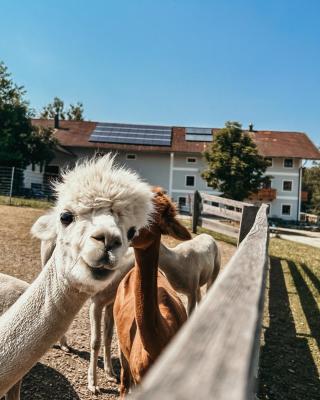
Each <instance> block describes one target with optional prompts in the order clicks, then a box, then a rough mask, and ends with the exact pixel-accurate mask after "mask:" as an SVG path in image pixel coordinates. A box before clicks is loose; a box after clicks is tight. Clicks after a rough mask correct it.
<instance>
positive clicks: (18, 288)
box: [0, 273, 29, 400]
mask: <svg viewBox="0 0 320 400" xmlns="http://www.w3.org/2000/svg"><path fill="white" fill-rule="evenodd" d="M28 286H29V284H28V283H27V282H24V281H22V280H20V279H17V278H14V277H13V276H9V275H5V274H2V273H0V315H2V314H3V313H4V312H5V311H7V309H8V308H9V307H11V306H12V304H14V303H15V302H16V301H17V299H18V298H19V297H20V296H21V295H22V293H23V292H24V291H25V290H26V289H27V288H28ZM20 386H21V381H18V382H17V383H16V384H15V385H14V386H13V387H12V388H11V389H9V391H8V393H7V394H6V400H19V399H20Z"/></svg>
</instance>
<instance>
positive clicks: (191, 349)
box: [132, 205, 268, 400]
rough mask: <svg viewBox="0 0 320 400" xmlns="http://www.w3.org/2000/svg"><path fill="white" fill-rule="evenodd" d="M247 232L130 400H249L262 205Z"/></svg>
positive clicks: (257, 320)
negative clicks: (194, 310) (198, 304)
mask: <svg viewBox="0 0 320 400" xmlns="http://www.w3.org/2000/svg"><path fill="white" fill-rule="evenodd" d="M243 219H244V218H243V216H242V220H243ZM250 228H251V229H250V231H249V233H248V234H247V235H246V237H245V238H244V240H243V241H242V243H241V244H240V246H239V247H238V249H237V251H236V253H235V254H234V256H233V257H232V258H231V260H230V261H229V263H228V264H227V266H226V267H225V268H224V270H223V271H222V273H221V274H220V275H219V276H218V279H217V281H216V282H215V284H214V285H213V286H212V287H211V289H210V290H209V292H208V294H207V295H206V297H205V298H204V300H203V301H202V302H201V304H200V306H199V307H198V308H197V310H196V312H194V313H193V314H192V316H191V318H190V319H189V320H188V321H187V322H186V324H185V325H184V327H183V328H182V329H181V331H180V332H179V333H178V334H177V336H176V337H175V338H174V339H173V341H172V342H171V344H170V345H169V346H168V347H167V349H166V350H165V351H164V353H163V354H162V355H161V357H160V358H159V360H158V361H157V362H156V363H155V365H154V366H153V368H152V369H151V370H150V371H149V373H148V374H147V376H146V377H145V379H144V381H143V382H142V385H141V386H140V388H139V389H138V391H135V392H134V393H133V395H132V398H133V399H135V400H150V399H152V400H163V399H166V400H195V399H196V400H208V399H214V400H249V399H250V400H251V399H253V398H254V394H255V391H256V376H257V370H258V358H259V347H260V333H261V321H262V315H263V297H264V291H265V278H266V271H267V265H268V256H267V249H268V221H267V206H266V205H262V206H261V207H260V209H259V211H258V213H257V215H256V218H255V221H254V223H253V225H252V224H251V227H250Z"/></svg>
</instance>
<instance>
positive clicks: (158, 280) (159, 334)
mask: <svg viewBox="0 0 320 400" xmlns="http://www.w3.org/2000/svg"><path fill="white" fill-rule="evenodd" d="M154 192H155V197H154V199H153V201H154V205H155V212H154V214H153V219H154V220H153V222H152V224H151V225H149V226H148V228H144V229H141V230H140V231H139V234H138V235H137V236H136V237H135V238H134V239H133V240H132V242H131V245H132V247H133V248H134V253H135V259H136V261H135V267H134V269H133V270H132V271H130V272H129V273H128V274H127V276H126V278H125V279H124V280H123V281H122V282H121V283H120V285H119V288H118V291H117V296H116V300H115V303H114V320H115V323H116V327H117V333H118V340H119V346H120V351H121V385H120V396H121V398H124V396H125V395H126V393H128V391H129V388H130V385H131V379H133V381H134V383H136V384H137V383H139V382H140V381H141V379H142V377H143V376H144V375H145V373H146V372H147V371H148V369H149V368H150V366H151V365H152V364H153V363H154V361H155V360H156V359H157V357H158V356H159V355H160V353H161V352H162V350H163V349H164V347H165V346H166V345H167V344H168V343H169V342H170V340H171V339H172V337H173V336H174V335H175V334H176V332H177V331H178V330H179V328H180V327H181V325H182V324H183V322H184V321H186V319H187V314H186V311H185V309H184V306H183V304H182V302H181V301H180V299H179V297H178V295H177V294H176V293H175V291H174V290H173V288H172V287H171V285H170V284H169V282H168V280H167V278H166V277H165V276H164V275H162V274H159V272H158V262H159V247H160V239H161V234H170V235H171V236H173V237H176V238H178V239H180V240H187V239H190V238H191V235H190V233H189V232H188V230H187V229H186V228H185V227H184V226H182V225H181V224H180V223H179V221H178V220H177V219H176V218H175V215H176V210H175V206H174V204H173V203H172V202H171V201H170V199H169V198H168V197H167V196H165V195H164V194H163V192H162V191H160V190H158V191H157V190H156V189H155V190H154Z"/></svg>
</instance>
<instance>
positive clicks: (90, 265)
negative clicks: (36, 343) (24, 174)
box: [31, 155, 153, 294]
mask: <svg viewBox="0 0 320 400" xmlns="http://www.w3.org/2000/svg"><path fill="white" fill-rule="evenodd" d="M55 191H56V194H57V201H56V204H55V207H54V209H53V210H51V211H50V212H49V214H47V215H45V216H42V217H40V218H39V219H38V220H37V221H36V223H35V224H34V225H33V227H32V230H31V231H32V233H33V235H34V236H36V237H38V238H39V239H41V240H49V241H50V240H51V241H55V243H56V249H55V252H54V255H53V256H54V257H55V260H56V265H57V268H58V270H59V272H61V273H62V275H63V277H64V278H65V279H67V280H68V282H69V283H70V284H71V285H73V286H74V287H76V288H77V289H78V290H82V291H85V292H87V293H89V294H93V293H96V292H97V291H99V290H101V289H103V288H104V287H105V286H106V284H107V283H108V281H109V280H110V279H112V277H113V274H114V273H115V271H116V269H117V267H118V266H119V261H120V260H121V258H122V256H123V255H124V254H125V252H126V251H127V249H128V247H129V244H130V241H131V239H132V238H133V236H134V235H135V232H137V231H138V230H139V229H140V228H142V227H144V226H146V225H147V224H148V222H149V219H150V215H151V214H152V211H153V206H152V197H153V194H152V192H151V188H150V186H149V185H148V184H146V183H145V182H143V181H142V180H141V179H140V178H139V177H138V176H137V174H135V173H134V172H132V171H130V170H128V169H125V168H123V167H118V166H115V165H114V157H113V156H110V155H106V156H104V157H102V158H98V159H97V158H95V159H92V160H89V161H85V162H83V163H81V164H80V163H79V164H77V165H76V166H75V168H74V169H72V170H69V171H66V172H65V173H64V174H63V175H62V181H61V182H58V183H56V184H55Z"/></svg>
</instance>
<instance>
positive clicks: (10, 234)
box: [0, 206, 235, 400]
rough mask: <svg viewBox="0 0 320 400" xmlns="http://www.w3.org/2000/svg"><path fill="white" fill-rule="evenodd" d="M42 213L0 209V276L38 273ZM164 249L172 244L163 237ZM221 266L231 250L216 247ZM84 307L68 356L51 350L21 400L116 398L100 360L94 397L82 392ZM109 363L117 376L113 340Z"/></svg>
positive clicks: (86, 336) (71, 334) (86, 339)
mask: <svg viewBox="0 0 320 400" xmlns="http://www.w3.org/2000/svg"><path fill="white" fill-rule="evenodd" d="M42 214H43V211H42V210H36V209H31V208H18V207H9V206H0V221H1V223H0V254H1V257H0V272H3V273H6V274H9V275H13V276H15V277H17V278H20V279H24V280H26V281H28V282H32V281H33V280H34V278H35V277H36V276H37V275H38V273H39V271H40V267H41V266H40V255H39V242H38V241H37V240H35V239H32V238H31V237H30V233H29V231H30V227H31V225H32V223H33V222H34V221H35V220H36V219H37V218H38V217H39V216H40V215H42ZM164 242H165V243H166V244H167V245H169V246H174V245H175V244H176V243H177V242H176V241H175V240H173V239H170V238H164ZM219 244H220V249H221V252H222V264H223V265H225V264H226V262H227V261H228V260H229V259H230V257H231V256H232V254H233V253H234V251H235V247H233V246H231V245H228V244H226V243H223V242H220V243H219ZM88 305H89V302H87V303H86V304H85V306H84V307H83V308H82V310H81V311H80V313H79V314H78V315H77V317H76V318H75V320H74V322H73V323H72V325H71V327H70V329H69V331H68V333H67V336H68V341H69V345H70V346H71V347H72V350H71V352H70V353H65V352H63V351H61V350H60V349H59V348H58V347H56V348H53V349H51V350H49V351H48V352H47V354H46V355H45V356H44V357H42V359H41V360H40V362H39V363H38V364H37V365H36V366H35V367H34V368H33V369H32V370H31V371H30V372H29V374H28V375H27V376H26V377H25V379H24V381H23V386H22V396H21V400H31V399H32V400H34V399H42V400H44V399H50V400H61V399H63V400H69V399H70V400H71V399H72V400H76V399H81V400H89V399H96V398H97V397H98V398H99V399H101V400H103V399H117V398H118V396H119V392H118V385H117V384H116V383H113V382H111V381H108V380H107V379H106V377H105V375H104V371H103V360H102V357H100V358H99V364H98V366H99V368H98V379H99V385H100V388H101V394H100V395H99V396H95V395H93V394H92V393H91V392H89V390H88V389H87V370H88V365H89V356H90V353H89V331H90V328H89V319H88ZM112 354H113V364H114V367H115V370H116V372H118V373H119V368H120V365H119V359H118V351H117V342H116V337H115V335H114V337H113V343H112Z"/></svg>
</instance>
